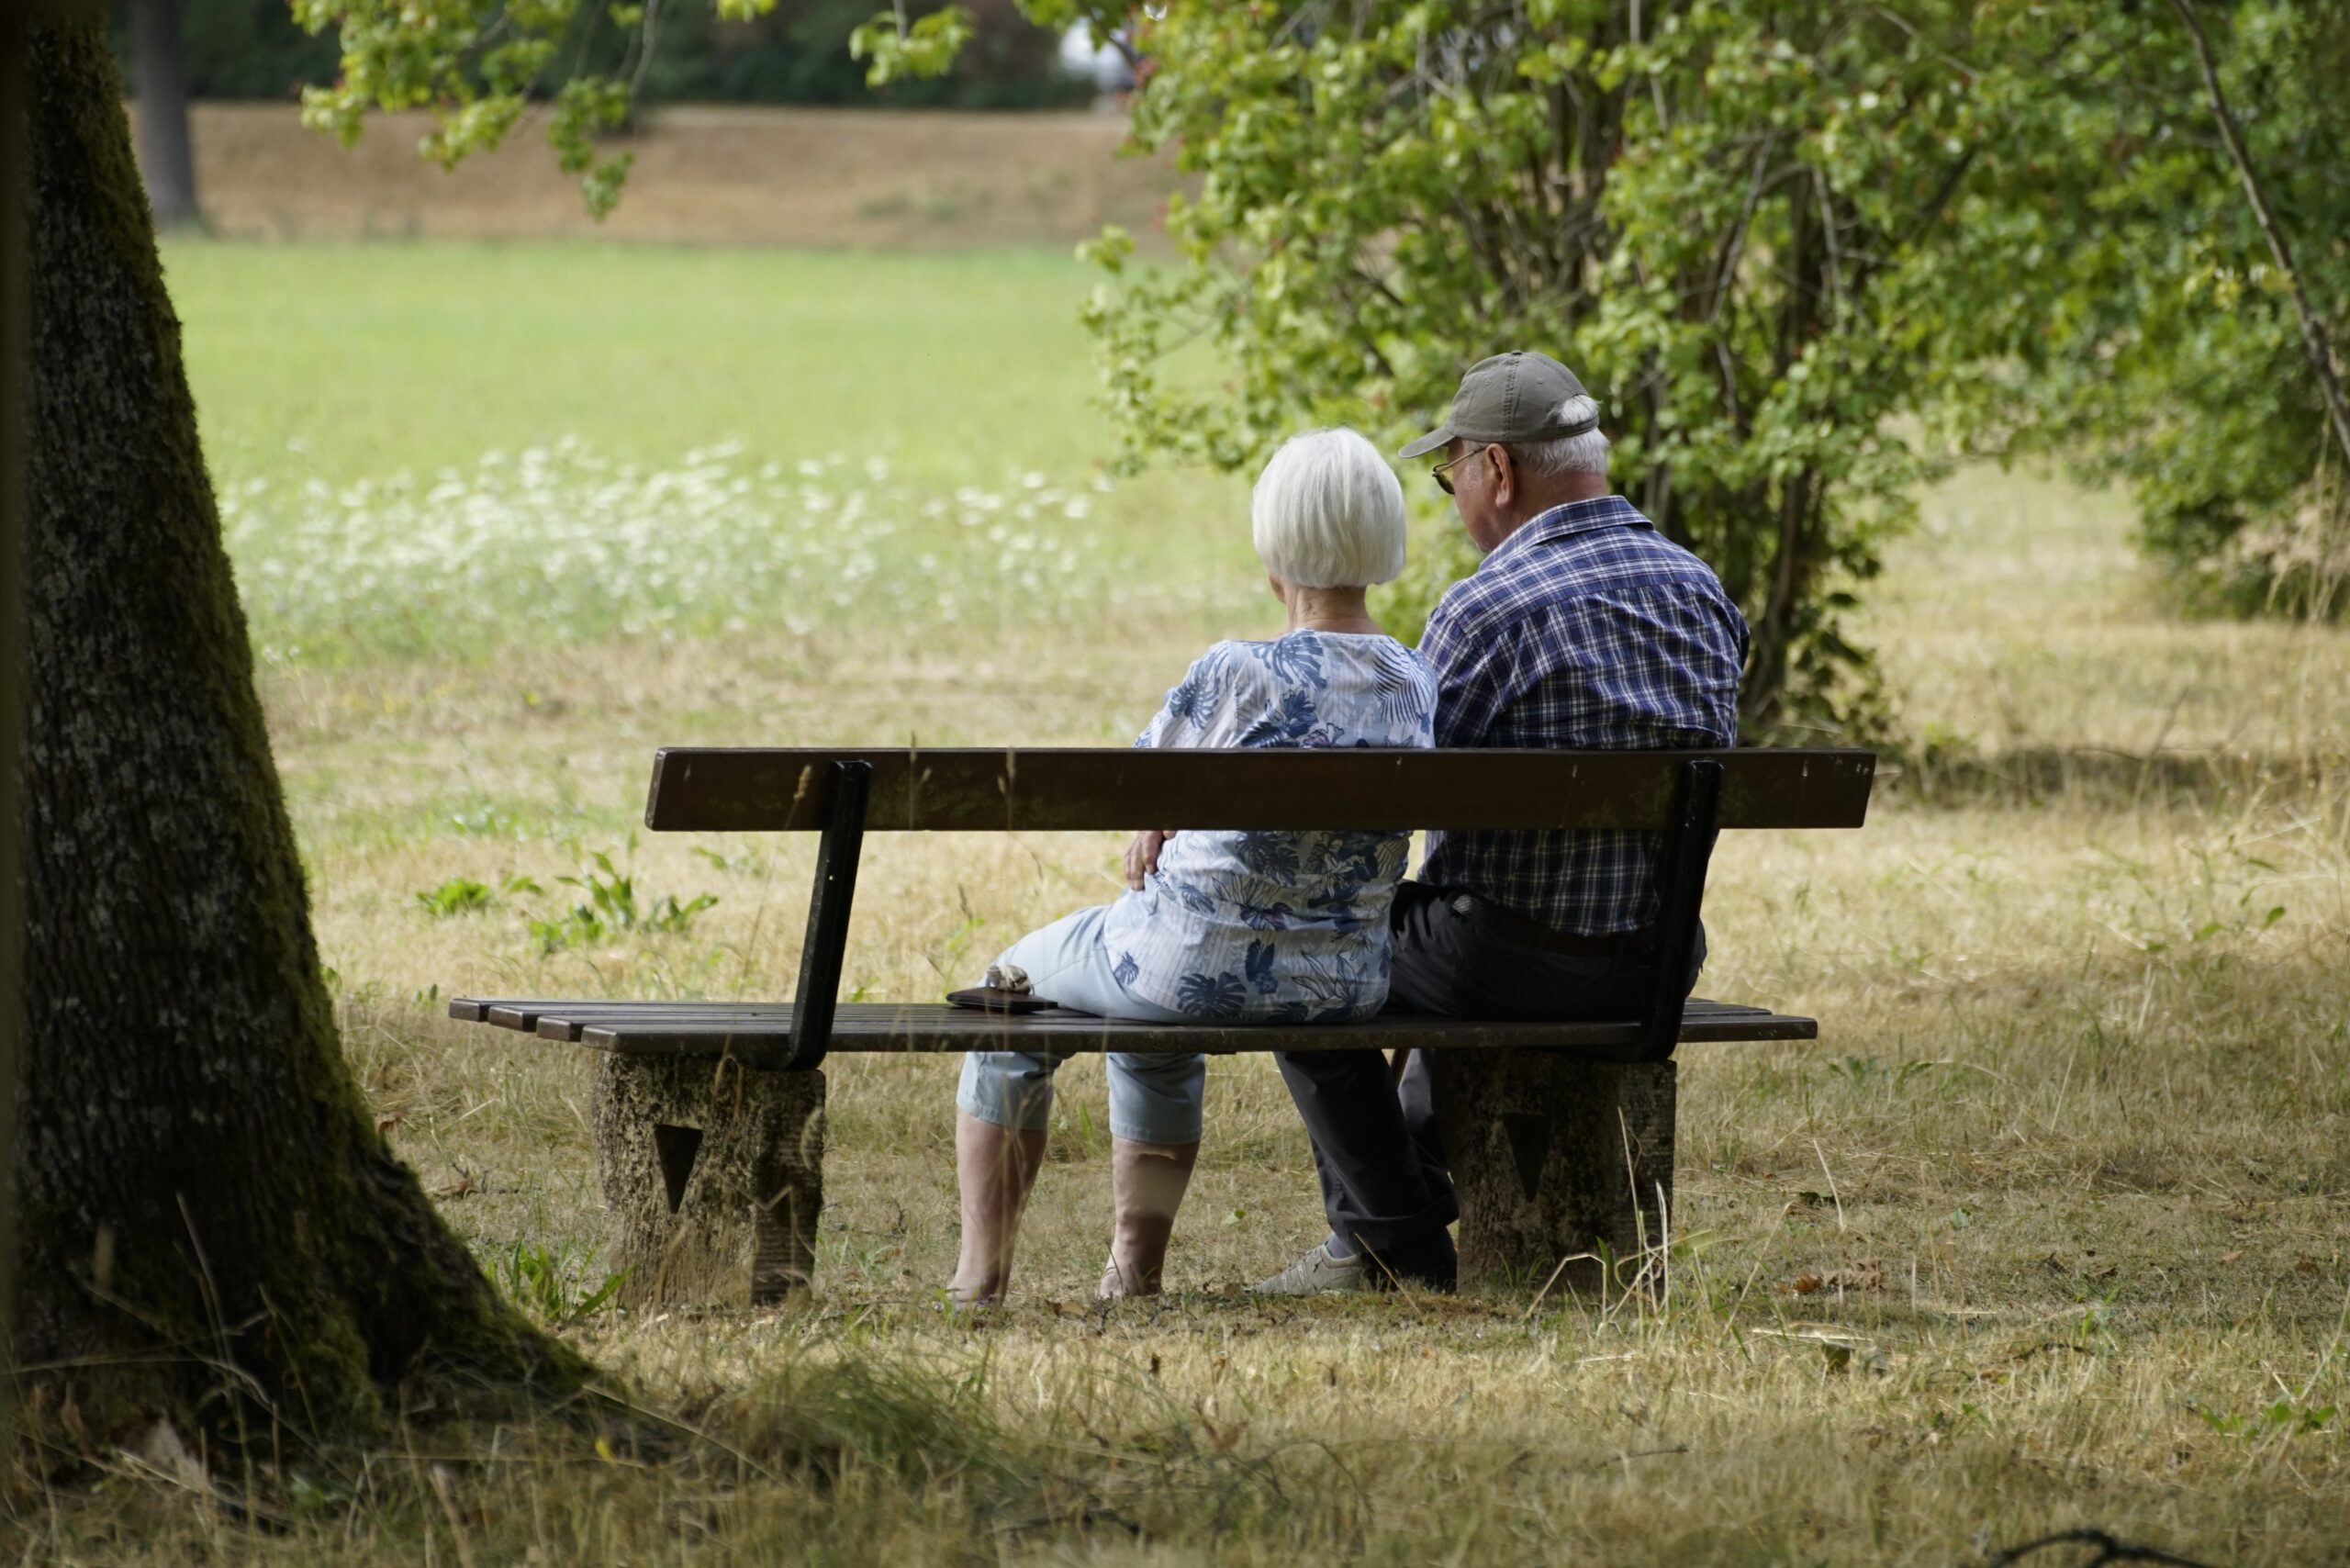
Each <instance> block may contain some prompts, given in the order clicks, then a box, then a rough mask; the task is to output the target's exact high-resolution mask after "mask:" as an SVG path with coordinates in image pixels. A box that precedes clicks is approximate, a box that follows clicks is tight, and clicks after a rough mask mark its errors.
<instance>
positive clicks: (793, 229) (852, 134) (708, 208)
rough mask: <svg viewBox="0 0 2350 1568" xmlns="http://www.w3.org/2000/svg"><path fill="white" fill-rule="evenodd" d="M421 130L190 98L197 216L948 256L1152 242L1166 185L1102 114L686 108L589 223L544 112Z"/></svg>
mask: <svg viewBox="0 0 2350 1568" xmlns="http://www.w3.org/2000/svg"><path fill="white" fill-rule="evenodd" d="M426 127H427V121H426V119H425V118H424V117H423V116H421V115H416V114H400V115H386V116H383V117H382V118H379V119H378V120H376V121H375V122H374V123H373V124H371V125H370V127H369V128H368V130H367V133H366V134H365V135H364V137H362V138H361V139H360V141H359V144H358V145H357V146H356V147H353V149H351V151H348V152H345V151H342V150H341V148H339V147H338V146H337V145H336V144H335V142H334V140H333V139H332V138H331V137H330V136H327V135H325V134H323V133H321V132H318V131H312V130H306V129H303V128H302V125H301V122H300V119H299V118H298V113H297V110H296V109H295V108H294V106H291V105H288V104H206V105H200V106H197V108H196V118H195V127H194V134H195V141H196V178H197V185H198V189H199V190H200V191H201V193H202V196H203V202H204V207H205V210H206V212H207V215H208V216H209V218H210V219H211V222H212V224H213V227H214V229H215V230H217V231H218V232H219V233H221V234H223V235H227V236H233V237H239V238H262V239H280V240H284V239H360V238H399V239H408V238H436V239H438V238H456V239H492V240H525V239H529V240H539V239H551V238H588V237H591V236H592V237H602V238H608V239H614V240H623V241H656V242H666V243H681V244H744V245H809V246H823V247H870V248H876V249H888V250H954V249H962V248H967V247H972V246H987V245H1021V244H1044V245H1068V244H1074V243H1075V242H1076V241H1079V240H1081V239H1083V238H1085V237H1086V236H1088V235H1090V234H1092V233H1093V232H1095V231H1096V230H1099V229H1100V228H1101V227H1102V224H1104V223H1117V224H1122V225H1124V226H1125V227H1126V228H1127V229H1129V230H1132V231H1134V232H1135V233H1136V236H1137V237H1147V236H1148V235H1150V234H1153V233H1155V232H1157V230H1158V216H1159V212H1160V209H1161V206H1162V203H1163V201H1164V199H1165V196H1166V195H1167V193H1168V192H1169V190H1170V189H1172V188H1173V187H1174V185H1175V184H1176V176H1175V175H1174V174H1173V172H1172V170H1171V169H1170V168H1169V166H1168V164H1167V163H1166V162H1165V161H1164V160H1145V159H1138V158H1127V157H1121V156H1119V155H1118V149H1119V146H1120V144H1121V142H1122V140H1123V139H1124V137H1125V119H1124V118H1123V117H1121V116H1117V115H1112V114H1087V113H1070V114H967V113H955V112H951V111H920V112H913V111H909V112H895V111H892V112H882V111H875V110H842V109H767V108H723V107H684V108H674V109H667V110H664V111H661V112H660V113H658V114H657V115H655V117H653V118H651V119H650V121H649V122H648V124H647V126H646V128H645V129H644V130H643V132H642V133H640V134H638V135H635V136H632V137H627V138H622V139H616V140H614V141H613V143H612V146H614V147H615V148H626V149H628V150H631V151H634V152H635V154H636V165H635V168H634V171H633V172H632V174H631V176H630V179H629V186H628V190H627V193H626V194H625V195H624V196H622V198H621V207H620V210H619V211H618V212H617V213H615V214H614V215H613V216H612V217H611V218H609V219H608V220H606V221H605V222H604V223H602V224H598V223H597V222H596V221H595V220H594V219H592V218H589V217H588V214H587V212H586V211H585V210H584V209H583V208H582V207H581V206H580V201H579V192H578V187H577V186H576V184H575V183H574V182H573V181H572V180H570V179H569V178H567V177H565V175H564V174H560V173H559V172H558V171H557V170H556V169H555V166H554V156H553V154H552V153H551V152H550V151H548V149H547V146H546V143H545V140H544V137H543V129H542V125H541V124H526V125H525V126H524V127H523V128H522V129H520V130H518V131H517V132H516V133H515V134H514V135H513V136H512V137H510V138H509V139H508V141H507V144H506V145H505V146H504V147H502V148H501V149H499V150H498V151H497V152H494V153H490V154H487V155H485V156H481V157H476V158H474V159H471V160H468V161H467V162H465V163H464V165H463V166H461V167H460V168H458V169H456V170H455V171H453V172H450V173H444V172H443V171H442V170H441V169H440V168H438V167H436V166H435V165H433V164H431V163H428V162H425V161H424V160H423V159H421V158H420V157H419V156H418V155H417V152H416V146H417V142H418V140H419V139H420V137H421V136H422V135H423V133H424V130H425V129H426Z"/></svg>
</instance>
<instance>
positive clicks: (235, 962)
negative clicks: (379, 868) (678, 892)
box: [13, 20, 588, 1436]
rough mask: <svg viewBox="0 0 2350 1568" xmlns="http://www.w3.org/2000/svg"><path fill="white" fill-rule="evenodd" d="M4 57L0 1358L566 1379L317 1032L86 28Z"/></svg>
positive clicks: (53, 1374) (287, 1403) (194, 1413)
mask: <svg viewBox="0 0 2350 1568" xmlns="http://www.w3.org/2000/svg"><path fill="white" fill-rule="evenodd" d="M30 56H31V73H32V90H31V101H30V120H31V127H30V155H31V156H30V162H31V169H32V178H33V191H32V204H31V256H32V265H31V276H32V281H31V288H32V301H31V303H32V336H31V344H30V349H31V380H30V414H31V429H30V437H31V439H30V460H29V475H28V489H29V506H28V514H29V523H28V532H29V537H28V556H29V562H28V596H29V599H30V604H29V658H28V734H27V745H26V752H25V763H24V773H23V782H24V790H25V808H24V809H25V813H26V815H25V823H24V829H25V840H24V857H25V859H24V883H23V887H24V895H25V918H26V933H27V935H26V948H25V955H26V990H25V997H24V1002H25V1009H26V1050H25V1059H24V1061H23V1064H22V1080H21V1084H20V1088H19V1092H18V1096H17V1105H18V1114H19V1118H20V1119H19V1123H18V1143H17V1159H16V1177H17V1195H18V1227H19V1228H18V1238H19V1239H18V1250H17V1263H18V1271H17V1280H18V1295H17V1304H16V1316H15V1320H14V1323H13V1329H14V1338H15V1347H14V1348H15V1354H16V1360H17V1366H18V1367H20V1368H28V1369H38V1370H35V1371H32V1372H27V1373H21V1374H20V1377H21V1378H23V1379H24V1380H25V1381H26V1382H28V1383H31V1384H33V1386H34V1394H35V1397H36V1400H37V1401H39V1400H40V1399H43V1398H44V1397H45V1398H46V1400H47V1401H48V1403H49V1406H50V1408H52V1409H55V1410H61V1411H62V1410H66V1409H71V1410H72V1411H73V1413H74V1415H75V1416H76V1417H78V1418H79V1421H80V1423H82V1424H83V1426H84V1429H86V1430H90V1431H91V1432H92V1433H93V1435H94V1436H95V1435H99V1434H101V1433H102V1432H103V1431H105V1430H106V1429H108V1428H113V1427H115V1426H117V1425H118V1424H119V1423H122V1422H126V1421H129V1420H131V1419H134V1418H142V1417H151V1416H152V1415H154V1414H156V1413H159V1412H160V1413H168V1414H172V1415H173V1416H175V1417H179V1418H181V1419H187V1420H194V1419H199V1418H203V1419H208V1420H209V1421H210V1422H211V1424H213V1425H215V1426H216V1427H218V1426H219V1425H220V1424H221V1423H222V1422H223V1421H224V1420H226V1419H227V1418H228V1417H229V1416H231V1415H233V1416H235V1417H251V1416H253V1415H256V1414H263V1415H266V1416H267V1417H268V1418H269V1419H270V1420H271V1421H272V1423H273V1424H277V1423H283V1424H284V1425H285V1426H287V1427H290V1428H293V1429H295V1430H297V1431H308V1432H310V1433H314V1434H331V1433H335V1432H349V1431H353V1430H364V1429H365V1428H368V1427H370V1426H372V1425H375V1424H376V1423H378V1422H380V1421H381V1420H382V1418H383V1417H384V1416H385V1414H386V1409H387V1405H388V1402H387V1398H386V1396H387V1395H388V1394H391V1393H392V1392H393V1391H394V1390H395V1388H396V1387H397V1385H399V1384H400V1383H403V1382H404V1381H405V1380H408V1379H410V1378H417V1377H421V1378H431V1377H435V1376H437V1375H440V1374H444V1373H446V1374H456V1375H459V1376H462V1378H463V1379H464V1383H465V1384H466V1385H467V1386H473V1387H479V1386H482V1385H483V1384H485V1383H487V1384H496V1385H507V1386H511V1385H513V1384H516V1383H532V1384H534V1385H536V1386H539V1387H543V1388H546V1389H549V1390H556V1389H566V1388H571V1387H576V1386H577V1385H578V1384H579V1383H581V1382H582V1381H583V1380H584V1379H585V1377H586V1375H587V1372H588V1369H587V1368H586V1366H585V1364H584V1363H583V1362H582V1361H580V1360H579V1359H578V1358H576V1356H574V1355H573V1354H571V1353H570V1352H569V1351H567V1350H564V1349H563V1348H562V1347H561V1346H559V1345H556V1344H554V1343H552V1342H551V1341H549V1340H547V1339H545V1338H543V1337H541V1336H540V1335H539V1334H537V1333H536V1332H535V1331H533V1330H532V1328H531V1327H529V1326H528V1325H527V1324H525V1323H524V1322H522V1321H521V1320H520V1318H519V1317H518V1316H516V1315H515V1314H514V1312H513V1311H512V1310H511V1309H510V1308H509V1307H508V1306H507V1305H505V1304H504V1303H503V1302H502V1301H501V1300H500V1298H499V1297H498V1294H496V1293H495V1292H494V1291H493V1290H492V1289H491V1288H490V1285H489V1283H488V1282H487V1280H485V1279H484V1278H483V1277H482V1274H481V1272H480V1271H479V1270H478V1269H477V1268H476V1267H475V1265H474V1263H473V1260H472V1259H471V1258H470V1257H469V1256H468V1255H467V1253H466V1251H465V1249H464V1246H463V1245H462V1244H461V1243H460V1242H458V1241H457V1239H456V1238H454V1237H453V1236H452V1235H451V1234H450V1233H449V1231H448V1230H447V1229H446V1228H445V1227H444V1226H442V1223H441V1220H440V1218H439V1216H438V1215H436V1214H435V1213H434V1211H433V1208H432V1206H431V1204H430V1203H429V1202H428V1201H427V1200H426V1198H425V1196H424V1193H423V1192H422V1191H421V1189H420V1187H419V1185H418V1183H417V1181H416V1178H415V1175H414V1174H413V1173H412V1172H411V1171H409V1170H408V1168H407V1167H406V1166H404V1165H402V1164H401V1163H400V1162H399V1160H398V1159H396V1158H394V1156H393V1155H392V1153H391V1151H390V1149H389V1148H387V1147H386V1144H385V1141H384V1138H383V1137H382V1135H381V1134H379V1133H378V1132H377V1131H376V1129H375V1121H374V1117H373V1114H372V1113H371V1111H370V1108H369V1106H368V1105H367V1103H366V1102H365V1100H364V1097H363V1096H362V1094H361V1092H360V1091H359V1088H358V1086H357V1084H356V1083H355V1082H354V1081H353V1078H352V1076H351V1072H350V1069H349V1067H348V1065H347V1064H346V1062H345V1061H344V1059H343V1056H342V1052H341V1046H340V1044H339V1042H338V1041H337V1039H336V1036H335V1029H334V1023H333V1017H332V1013H331V1010H330V1005H329V1002H328V997H327V992H326V989H325V986H324V984H323V982H322V980H321V978H320V975H319V962H318V954H317V950H316V947H315V946H314V945H313V943H312V939H311V935H310V926H309V911H308V897H307V894H306V892H305V890H304V887H303V881H302V868H301V864H300V861H299V860H298V858H297V856H296V853H295V847H294V836H293V832H292V828H291V825H290V823H289V822H288V820H287V817H286V814H285V802H284V799H283V797H282V795H281V793H280V791H279V789H278V782H277V775H276V771H275V769H274V767H273V765H272V763H271V759H270V754H269V740H268V735H267V734H266V732H265V730H264V728H263V719H262V710H261V704H260V700H259V699H258V697H257V695H256V694H255V691H254V689H253V679H252V654H251V650H250V648H249V647H248V644H247V641H246V632H245V622H244V615H243V611H242V610H241V608H240V607H239V604H238V601H237V594H236V588H235V586H234V584H233V582H232V581H231V579H230V575H229V562H228V558H227V556H226V554H225V553H224V552H223V550H222V547H221V541H220V526H219V519H218V514H217V512H216V511H215V510H214V506H213V498H212V491H211V486H210V482H209V480H208V479H207V476H206V474H205V468H204V458H203V454H202V452H201V451H200V450H199V448H198V445H197V442H196V409H195V406H194V404H193V402H192V401H191V399H190V398H189V395H188V387H187V380H186V376H185V372H184V370H183V367H182V364H181V357H180V339H179V324H178V322H177V320H176V319H174V318H173V314H172V310H171V302H170V300H169V299H168V298H167V297H166V296H165V294H164V290H163V282H162V272H161V269H160V266H159V264H158V262H157V258H156V252H155V243H154V236H153V230H152V227H151V223H150V221H149V218H148V214H147V209H146V206H145V203H144V202H143V201H142V199H141V197H140V183H139V172H138V169H137V166H136V165H135V164H134V163H133V162H132V160H131V153H130V142H129V135H128V133H127V128H126V127H125V124H124V118H123V114H122V109H121V103H122V98H121V85H120V82H119V79H118V78H117V74H116V72H115V68H114V63H113V62H112V60H111V58H110V57H109V55H108V52H107V48H106V32H105V28H104V27H103V25H102V24H101V23H99V22H97V21H95V20H81V21H62V20H61V21H54V22H46V23H37V24H36V25H35V28H34V30H33V33H32V37H31V46H30ZM224 1393H225V1394H228V1395H229V1397H227V1398H226V1399H223V1398H221V1397H219V1396H220V1395H221V1394H224ZM69 1401H70V1402H71V1403H70V1404H69ZM69 1424H71V1423H69Z"/></svg>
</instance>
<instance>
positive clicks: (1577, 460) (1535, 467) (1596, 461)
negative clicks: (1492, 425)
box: [1509, 398, 1607, 477]
mask: <svg viewBox="0 0 2350 1568" xmlns="http://www.w3.org/2000/svg"><path fill="white" fill-rule="evenodd" d="M1598 417H1599V405H1598V404H1597V403H1596V402H1595V401H1593V400H1592V399H1591V398H1568V399H1567V400H1566V401H1565V402H1563V403H1561V404H1560V405H1559V413H1558V419H1559V422H1560V423H1561V424H1564V425H1575V424H1581V423H1582V422H1583V420H1595V419H1597V418H1598ZM1509 455H1510V461H1511V462H1513V463H1515V464H1516V465H1518V466H1519V467H1520V468H1523V469H1525V470H1526V471H1527V473H1528V474H1531V475H1534V476H1537V477H1542V476H1549V475H1552V474H1605V473H1606V472H1607V438H1606V436H1605V435H1603V434H1601V433H1600V432H1599V431H1598V429H1597V428H1596V427H1595V428H1593V429H1591V430H1587V431H1583V434H1581V435H1571V436H1568V437H1566V438H1565V439H1564V440H1562V441H1529V442H1524V443H1522V444H1518V445H1514V446H1512V447H1511V448H1510V449H1509Z"/></svg>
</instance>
